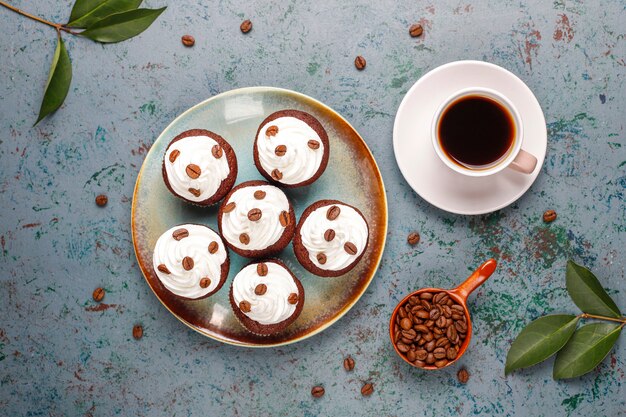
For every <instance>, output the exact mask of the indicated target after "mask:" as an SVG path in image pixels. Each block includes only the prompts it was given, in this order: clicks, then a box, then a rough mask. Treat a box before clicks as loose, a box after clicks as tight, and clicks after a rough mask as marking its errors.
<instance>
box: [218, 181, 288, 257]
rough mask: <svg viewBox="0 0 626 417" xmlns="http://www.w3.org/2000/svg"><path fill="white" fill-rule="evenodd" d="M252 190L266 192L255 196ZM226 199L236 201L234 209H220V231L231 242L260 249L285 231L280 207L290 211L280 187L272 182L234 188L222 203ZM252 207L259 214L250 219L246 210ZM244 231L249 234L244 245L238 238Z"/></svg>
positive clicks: (252, 248)
mask: <svg viewBox="0 0 626 417" xmlns="http://www.w3.org/2000/svg"><path fill="white" fill-rule="evenodd" d="M255 191H263V192H264V193H265V196H264V197H263V198H262V199H256V198H255V197H254V193H255ZM229 203H235V209H234V210H233V211H231V212H229V213H226V212H225V213H223V215H222V219H221V224H222V228H221V231H222V235H223V236H224V239H226V240H227V241H228V242H229V243H230V244H232V245H233V246H235V247H238V248H241V249H243V250H262V249H265V248H268V247H270V246H272V245H273V244H274V243H276V242H278V240H279V239H280V238H281V236H282V235H283V233H284V232H285V227H284V226H283V225H282V224H281V223H280V219H279V215H280V213H281V212H283V211H286V212H287V213H289V201H288V200H287V196H286V195H285V193H283V192H282V191H281V190H280V189H279V188H277V187H274V186H273V185H251V186H245V187H242V188H240V189H238V190H237V191H235V192H234V193H233V194H232V195H231V196H230V197H229V198H228V201H224V203H223V204H229ZM255 208H256V209H259V210H261V218H260V219H259V220H257V221H252V220H250V219H249V218H248V213H249V212H250V210H252V209H255ZM244 233H245V234H246V235H248V237H249V238H250V242H249V243H248V244H247V245H246V244H243V243H241V241H240V236H241V235H242V234H244Z"/></svg>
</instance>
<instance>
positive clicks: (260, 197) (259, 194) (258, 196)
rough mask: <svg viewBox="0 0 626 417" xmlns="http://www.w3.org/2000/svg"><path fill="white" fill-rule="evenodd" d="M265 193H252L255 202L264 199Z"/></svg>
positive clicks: (260, 191)
mask: <svg viewBox="0 0 626 417" xmlns="http://www.w3.org/2000/svg"><path fill="white" fill-rule="evenodd" d="M265 195H266V192H265V191H263V190H256V191H255V192H254V198H256V199H257V200H263V199H264V198H265Z"/></svg>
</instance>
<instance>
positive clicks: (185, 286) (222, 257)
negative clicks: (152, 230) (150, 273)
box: [152, 224, 227, 298]
mask: <svg viewBox="0 0 626 417" xmlns="http://www.w3.org/2000/svg"><path fill="white" fill-rule="evenodd" d="M178 229H186V230H187V231H188V232H189V236H187V237H184V238H182V239H180V240H176V239H175V238H174V236H173V233H174V232H175V231H176V230H178ZM211 242H217V245H218V249H217V251H216V252H215V253H210V252H209V245H210V244H211ZM187 256H188V257H190V258H191V259H193V268H191V269H190V270H188V271H187V270H185V268H184V267H183V259H184V258H185V257H187ZM226 257H227V255H226V247H225V246H224V242H222V239H221V238H220V237H219V235H218V234H217V233H215V232H214V231H213V230H211V229H209V228H208V227H206V226H200V225H197V224H183V225H180V226H174V227H172V228H171V229H169V230H168V231H167V232H165V233H163V234H162V235H161V237H159V239H158V240H157V243H156V245H155V247H154V254H153V256H152V264H153V266H154V271H155V272H156V275H157V277H158V278H159V280H161V282H162V283H163V285H164V286H165V288H167V289H168V290H170V291H171V292H173V293H174V294H176V295H180V296H182V297H187V298H200V297H202V296H204V295H206V294H208V293H210V292H211V291H213V290H214V289H215V288H216V287H217V285H218V284H219V282H220V278H221V275H222V264H223V263H224V262H226ZM159 265H165V267H166V268H167V269H168V270H169V272H170V273H169V274H168V273H165V272H162V271H160V270H159ZM202 278H209V279H210V280H211V283H210V284H209V285H208V287H206V288H202V287H201V286H200V281H201V280H202Z"/></svg>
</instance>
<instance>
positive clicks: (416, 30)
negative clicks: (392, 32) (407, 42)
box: [409, 23, 424, 38]
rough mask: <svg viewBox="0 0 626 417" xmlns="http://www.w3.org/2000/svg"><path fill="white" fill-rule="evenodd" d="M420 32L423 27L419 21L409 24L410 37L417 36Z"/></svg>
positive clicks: (422, 31) (422, 30)
mask: <svg viewBox="0 0 626 417" xmlns="http://www.w3.org/2000/svg"><path fill="white" fill-rule="evenodd" d="M422 33H424V28H423V27H422V25H420V24H419V23H416V24H414V25H411V27H410V28H409V35H411V37H412V38H417V37H418V36H420V35H421V34H422Z"/></svg>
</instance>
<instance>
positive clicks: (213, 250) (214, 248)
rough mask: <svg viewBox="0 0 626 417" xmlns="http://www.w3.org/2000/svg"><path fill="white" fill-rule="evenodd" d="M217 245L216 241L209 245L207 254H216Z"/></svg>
mask: <svg viewBox="0 0 626 417" xmlns="http://www.w3.org/2000/svg"><path fill="white" fill-rule="evenodd" d="M219 248H220V247H219V245H218V244H217V242H216V241H213V242H211V243H209V253H210V254H214V253H215V252H217V250H218V249H219Z"/></svg>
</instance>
